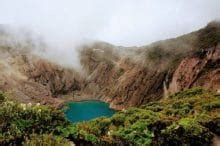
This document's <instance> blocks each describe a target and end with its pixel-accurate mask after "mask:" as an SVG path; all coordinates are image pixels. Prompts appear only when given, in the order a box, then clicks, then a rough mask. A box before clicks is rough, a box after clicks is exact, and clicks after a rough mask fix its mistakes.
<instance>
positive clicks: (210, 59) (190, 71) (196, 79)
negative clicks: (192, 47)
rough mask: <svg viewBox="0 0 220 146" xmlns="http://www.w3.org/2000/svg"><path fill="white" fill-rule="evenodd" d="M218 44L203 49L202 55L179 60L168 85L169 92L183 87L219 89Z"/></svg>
mask: <svg viewBox="0 0 220 146" xmlns="http://www.w3.org/2000/svg"><path fill="white" fill-rule="evenodd" d="M219 67H220V45H218V46H216V47H212V48H209V49H204V56H203V57H202V58H200V57H198V56H195V55H194V56H191V57H187V58H185V59H184V60H183V61H181V63H180V65H179V66H178V68H177V69H176V70H175V72H174V74H173V77H172V81H171V83H170V85H169V92H170V93H175V92H178V91H181V90H183V89H185V88H191V87H193V86H202V87H204V88H207V89H214V90H219V89H220V68H219Z"/></svg>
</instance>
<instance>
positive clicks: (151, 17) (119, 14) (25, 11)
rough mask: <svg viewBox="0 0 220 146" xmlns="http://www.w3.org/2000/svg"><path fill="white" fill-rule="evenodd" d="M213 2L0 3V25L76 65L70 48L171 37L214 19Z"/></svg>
mask: <svg viewBox="0 0 220 146" xmlns="http://www.w3.org/2000/svg"><path fill="white" fill-rule="evenodd" d="M219 6H220V1H219V0H178V1H177V0H166V1H164V0H138V1H137V0H126V1H125V0H62V1H61V0H19V1H15V0H0V24H10V25H12V26H21V27H24V28H27V29H30V30H32V31H34V32H35V33H36V34H38V35H40V36H42V37H44V39H45V40H46V41H47V43H48V44H49V46H50V48H52V49H50V50H48V51H47V52H48V53H47V54H43V55H45V56H47V57H49V58H51V59H55V60H59V61H60V63H61V64H64V65H69V66H72V65H73V66H75V67H76V66H78V59H77V53H76V51H75V48H76V47H77V46H78V45H80V44H82V43H85V42H87V41H95V40H101V41H106V42H109V43H112V44H115V45H123V46H136V45H137V46H140V45H146V44H148V43H151V42H153V41H157V40H161V39H166V38H170V37H176V36H178V35H181V34H184V33H188V32H191V31H194V30H196V29H199V28H200V27H203V26H204V25H206V24H207V23H208V22H210V21H212V20H219V19H220V13H219V12H220V7H219Z"/></svg>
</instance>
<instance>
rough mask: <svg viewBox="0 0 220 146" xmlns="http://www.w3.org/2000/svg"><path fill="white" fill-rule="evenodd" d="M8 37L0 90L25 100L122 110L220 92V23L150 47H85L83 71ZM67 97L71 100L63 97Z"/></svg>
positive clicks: (4, 44)
mask: <svg viewBox="0 0 220 146" xmlns="http://www.w3.org/2000/svg"><path fill="white" fill-rule="evenodd" d="M5 38H8V35H6V34H5V33H3V32H2V31H1V37H0V44H1V45H0V52H1V54H0V69H1V72H0V90H3V91H5V92H6V93H7V94H8V95H9V97H11V98H12V99H16V100H19V101H22V102H41V103H43V104H55V105H57V104H59V103H61V102H63V101H65V100H83V99H99V100H103V101H106V102H109V103H111V107H112V108H115V109H123V108H127V107H129V106H139V105H142V104H145V103H147V102H149V101H155V100H159V99H161V98H165V97H166V96H167V95H168V94H171V93H175V92H177V91H181V90H183V89H186V88H191V87H194V86H202V87H204V88H208V89H213V90H219V89H220V45H219V42H220V24H219V23H218V22H212V23H210V24H209V25H207V26H206V27H205V28H203V29H200V30H198V31H195V32H192V33H190V34H186V35H183V36H180V37H177V38H173V39H168V40H164V41H159V42H156V43H153V44H151V45H148V46H142V47H127V48H126V47H121V46H114V45H111V44H108V43H104V42H96V43H92V44H87V45H84V46H82V47H81V49H80V63H81V66H82V68H83V71H81V72H80V73H79V71H76V70H74V69H73V68H65V67H62V66H59V65H57V64H56V63H54V62H51V61H49V60H47V59H45V58H42V57H40V56H38V55H36V54H33V53H31V51H30V50H31V49H30V48H32V47H33V45H30V44H31V43H30V40H29V41H27V42H26V43H25V44H26V45H25V46H24V43H22V44H19V45H18V44H16V45H11V43H10V44H9V43H7V41H5ZM6 40H7V39H6ZM82 72H83V73H82ZM66 94H67V95H69V96H71V98H68V99H65V97H64V96H63V95H66ZM15 97H16V98H15Z"/></svg>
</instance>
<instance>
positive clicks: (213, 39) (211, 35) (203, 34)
mask: <svg viewBox="0 0 220 146" xmlns="http://www.w3.org/2000/svg"><path fill="white" fill-rule="evenodd" d="M219 42H220V25H219V22H215V21H214V22H211V23H209V24H208V25H207V26H206V27H205V28H204V29H201V30H200V31H199V34H198V40H197V42H196V47H197V48H199V49H207V48H210V47H214V46H216V45H217V44H218V43H219Z"/></svg>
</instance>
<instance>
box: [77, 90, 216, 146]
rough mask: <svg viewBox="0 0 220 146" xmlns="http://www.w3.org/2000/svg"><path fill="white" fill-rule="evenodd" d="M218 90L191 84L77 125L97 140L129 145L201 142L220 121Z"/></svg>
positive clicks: (202, 143) (194, 143) (206, 141)
mask: <svg viewBox="0 0 220 146" xmlns="http://www.w3.org/2000/svg"><path fill="white" fill-rule="evenodd" d="M219 102H220V94H216V93H214V92H211V91H206V90H203V89H201V88H193V89H189V90H185V91H183V92H179V93H177V94H174V95H172V96H170V97H169V98H168V99H163V100H161V101H158V102H151V103H149V104H147V105H144V106H141V107H140V108H130V109H128V110H124V111H121V112H118V113H116V114H115V115H114V116H112V117H111V118H99V119H95V120H92V121H88V122H84V123H79V124H77V125H76V126H77V127H78V128H79V129H81V130H84V131H85V132H87V133H90V134H93V136H94V137H96V141H95V142H96V143H97V141H98V142H100V143H101V142H104V143H108V144H131V145H152V144H153V145H184V144H186V145H204V144H209V143H210V142H211V140H212V138H213V133H215V130H213V129H212V128H210V127H213V126H214V127H215V126H216V127H215V128H214V129H217V124H216V123H217V122H220V121H219V120H220V119H219V118H220V114H219V111H220V107H219Z"/></svg>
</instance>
